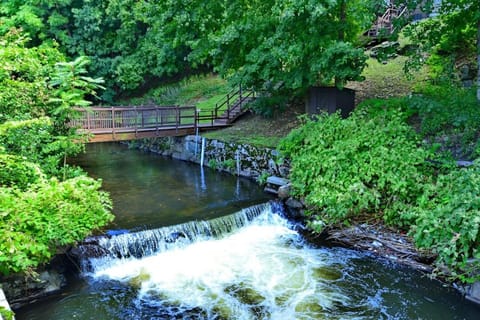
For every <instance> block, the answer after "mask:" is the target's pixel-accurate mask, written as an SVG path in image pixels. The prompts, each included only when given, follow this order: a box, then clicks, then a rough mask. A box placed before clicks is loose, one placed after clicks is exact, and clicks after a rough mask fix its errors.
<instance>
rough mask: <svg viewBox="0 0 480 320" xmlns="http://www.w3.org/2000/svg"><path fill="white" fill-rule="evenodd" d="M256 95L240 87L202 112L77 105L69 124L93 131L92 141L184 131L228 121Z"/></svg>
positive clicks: (192, 108)
mask: <svg viewBox="0 0 480 320" xmlns="http://www.w3.org/2000/svg"><path fill="white" fill-rule="evenodd" d="M253 97H255V93H254V92H252V91H243V90H242V88H241V87H240V88H239V89H236V90H232V91H231V92H229V93H228V94H227V95H226V96H225V98H224V99H223V100H222V101H220V102H219V103H218V104H217V105H216V106H215V108H213V109H212V110H208V111H205V110H204V111H202V112H199V111H200V110H197V109H196V107H195V106H161V107H160V106H138V107H88V108H75V110H76V111H77V112H78V114H77V117H75V118H74V119H72V120H71V121H70V123H69V126H70V127H73V128H77V129H78V130H79V131H80V132H83V133H90V134H93V135H94V137H93V138H92V139H90V141H92V142H96V141H115V140H128V139H139V138H144V137H154V136H155V137H158V136H172V135H184V134H190V132H198V130H197V129H201V130H208V129H212V128H220V127H223V126H227V125H229V124H230V123H232V122H233V121H234V120H235V119H236V117H238V116H239V115H240V114H241V113H242V111H244V108H245V106H246V104H247V102H248V101H250V100H251V99H252V98H253Z"/></svg>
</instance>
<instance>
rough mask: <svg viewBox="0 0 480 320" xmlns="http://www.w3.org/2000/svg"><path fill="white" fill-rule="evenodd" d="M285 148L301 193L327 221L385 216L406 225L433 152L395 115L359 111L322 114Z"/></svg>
mask: <svg viewBox="0 0 480 320" xmlns="http://www.w3.org/2000/svg"><path fill="white" fill-rule="evenodd" d="M279 148H280V150H281V151H282V152H283V153H284V154H285V155H286V156H289V157H291V158H292V170H291V173H290V178H291V180H292V185H293V187H294V190H295V192H296V194H297V195H298V196H301V197H305V201H306V203H307V204H308V205H309V206H310V207H311V209H312V210H315V211H318V212H321V217H318V218H319V219H322V220H325V221H326V222H327V223H336V222H344V221H348V220H349V219H351V218H353V217H355V216H358V215H361V214H364V213H383V218H384V220H385V221H386V222H387V223H390V224H396V225H400V226H401V225H402V224H404V223H406V221H403V220H402V219H399V218H400V217H402V212H405V211H407V210H408V206H409V205H411V204H414V203H415V199H416V197H417V195H418V194H419V193H420V192H421V188H422V185H423V183H425V180H426V177H425V175H424V174H423V172H422V168H424V167H425V159H426V158H427V157H428V153H427V152H425V151H424V150H422V149H421V148H419V147H418V146H417V141H416V139H415V135H414V133H413V131H412V129H411V128H410V127H409V126H408V125H407V124H405V122H404V121H403V117H402V115H400V114H399V113H398V112H395V111H394V112H388V113H387V112H383V113H379V114H377V115H376V116H374V117H372V118H369V117H367V115H366V113H364V112H359V111H357V112H355V113H354V114H353V115H352V116H351V117H350V118H348V119H345V120H342V119H341V118H340V116H339V115H338V114H335V115H331V116H327V115H322V116H320V117H319V118H318V119H317V120H316V121H311V120H307V121H306V123H305V125H304V126H302V127H301V128H299V129H296V130H294V131H292V133H291V134H290V135H289V136H287V138H285V139H284V140H283V141H282V142H281V143H280V146H279ZM424 169H425V168H424Z"/></svg>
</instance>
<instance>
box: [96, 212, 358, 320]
mask: <svg viewBox="0 0 480 320" xmlns="http://www.w3.org/2000/svg"><path fill="white" fill-rule="evenodd" d="M255 208H256V209H258V208H259V207H255ZM256 209H255V210H256ZM255 210H254V211H255ZM244 213H245V212H244ZM240 216H242V215H240ZM254 216H255V217H253V220H252V221H251V222H248V221H249V219H244V218H239V216H238V214H237V215H233V216H232V217H234V218H233V219H232V218H231V217H230V218H228V219H227V220H222V218H220V219H217V221H216V222H215V223H214V224H215V227H212V224H210V226H208V227H207V226H206V225H205V224H203V223H202V222H199V223H198V224H199V225H198V226H196V227H195V226H194V225H188V224H184V225H182V228H181V230H186V231H185V232H186V233H187V234H185V237H184V238H182V239H181V241H178V242H174V243H173V244H172V245H171V246H170V247H169V248H161V249H157V251H156V253H154V254H151V255H147V256H144V257H142V258H134V257H131V256H130V257H128V255H126V256H125V258H122V259H112V258H111V257H105V258H100V259H96V260H97V263H94V271H93V273H92V274H91V275H92V276H93V277H94V278H95V279H110V280H116V281H120V282H124V283H127V284H130V285H131V286H133V287H136V288H137V290H138V297H137V299H138V301H139V303H143V304H146V305H151V306H152V307H153V306H158V305H164V304H165V303H166V304H168V305H170V304H174V305H177V304H179V305H178V308H179V309H182V308H184V311H182V312H188V310H192V309H196V308H199V309H201V310H202V312H203V313H204V314H205V318H207V319H210V318H216V317H219V318H222V319H257V318H264V319H296V318H298V317H299V316H301V317H302V318H303V319H316V318H318V317H319V316H322V314H325V312H326V311H327V310H330V309H332V308H333V307H334V306H335V305H336V304H340V303H344V302H346V301H348V299H349V298H348V297H347V295H346V294H344V293H342V292H341V291H340V290H334V289H333V288H334V287H335V281H336V280H337V279H339V278H341V277H342V273H341V270H335V269H332V268H331V267H329V266H328V265H327V264H326V262H325V261H328V260H329V259H328V258H327V257H326V256H328V255H329V253H328V251H321V250H318V249H311V248H308V247H306V246H305V245H304V244H303V241H302V239H301V237H300V236H299V235H298V233H297V232H296V231H294V230H292V229H291V228H290V226H289V223H288V221H287V220H286V219H284V218H282V217H280V216H279V215H277V214H274V213H273V212H272V211H271V209H270V206H263V207H261V212H256V213H254ZM238 219H240V220H241V221H240V222H238V223H233V222H232V221H237V220H238ZM212 221H213V220H212ZM228 221H230V222H228ZM240 225H244V226H243V227H239V226H240ZM237 227H239V228H237ZM177 229H178V227H177ZM214 229H216V230H219V231H217V232H212V233H211V235H210V236H201V234H202V233H204V232H205V230H210V231H209V232H211V231H212V230H214ZM162 230H163V231H162V233H163V234H168V232H170V231H171V230H167V229H166V228H162ZM189 230H190V231H189ZM220 230H221V231H220ZM207 233H208V232H207ZM213 233H215V234H216V235H214V234H213ZM193 235H195V236H193ZM125 238H128V235H125ZM116 241H117V240H115V242H116ZM130 241H131V240H130ZM120 242H121V241H120ZM102 259H103V262H102V263H98V260H102ZM347 318H348V317H347Z"/></svg>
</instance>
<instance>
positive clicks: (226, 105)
mask: <svg viewBox="0 0 480 320" xmlns="http://www.w3.org/2000/svg"><path fill="white" fill-rule="evenodd" d="M252 98H255V91H252V90H244V89H243V88H242V86H239V87H238V89H232V90H231V91H230V92H229V93H227V95H226V96H225V97H224V98H223V100H221V101H219V102H218V103H216V104H215V110H214V116H215V118H216V119H222V118H224V119H227V120H228V119H230V114H231V112H232V110H233V109H238V110H239V111H243V110H244V109H243V108H244V107H245V106H246V105H247V102H249V101H250V100H251V99H252ZM222 110H223V111H222Z"/></svg>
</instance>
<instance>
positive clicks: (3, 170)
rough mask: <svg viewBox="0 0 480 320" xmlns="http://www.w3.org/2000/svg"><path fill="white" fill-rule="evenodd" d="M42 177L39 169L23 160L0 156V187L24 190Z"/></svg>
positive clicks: (5, 155) (11, 156)
mask: <svg viewBox="0 0 480 320" xmlns="http://www.w3.org/2000/svg"><path fill="white" fill-rule="evenodd" d="M42 176H43V173H42V172H41V170H40V168H39V167H38V166H37V165H35V164H34V163H31V162H28V161H25V159H24V158H21V157H17V156H13V155H8V154H0V187H14V186H16V187H17V188H19V189H22V190H25V189H26V188H27V187H28V186H29V185H30V184H32V183H35V182H38V180H39V179H40V178H41V177H42Z"/></svg>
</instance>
